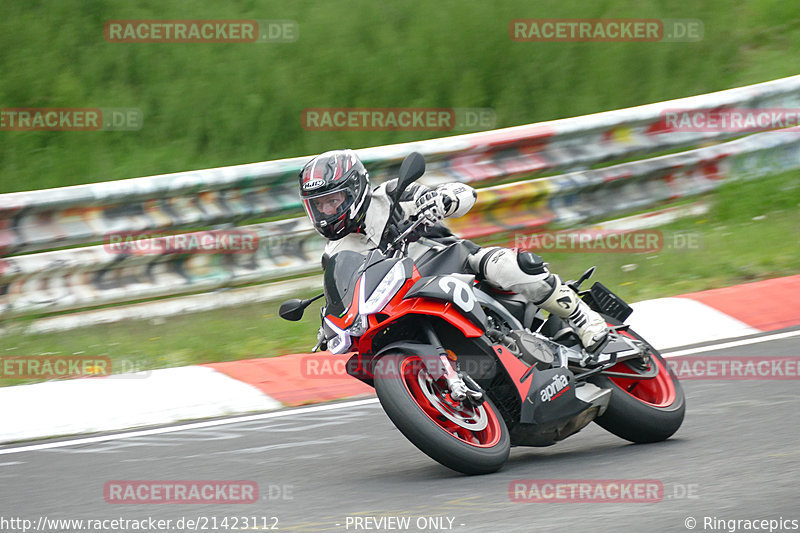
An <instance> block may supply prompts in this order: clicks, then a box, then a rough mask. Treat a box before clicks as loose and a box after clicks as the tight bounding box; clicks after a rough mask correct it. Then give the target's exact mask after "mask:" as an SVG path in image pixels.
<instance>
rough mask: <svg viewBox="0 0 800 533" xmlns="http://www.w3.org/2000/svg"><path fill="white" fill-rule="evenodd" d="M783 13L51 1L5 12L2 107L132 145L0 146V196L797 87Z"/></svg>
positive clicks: (792, 22) (3, 138)
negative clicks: (667, 30)
mask: <svg viewBox="0 0 800 533" xmlns="http://www.w3.org/2000/svg"><path fill="white" fill-rule="evenodd" d="M532 17H541V18H544V17H547V18H559V17H564V18H569V17H580V18H590V17H608V18H624V17H641V18H695V19H700V20H702V21H703V23H704V27H705V38H704V39H703V40H702V41H700V42H696V43H636V42H627V43H625V42H623V43H518V42H512V41H511V39H510V38H509V36H508V24H509V22H510V21H511V20H513V19H517V18H532ZM242 18H255V19H292V20H296V21H297V22H298V24H299V27H300V37H299V40H298V41H297V42H295V43H286V44H166V43H155V44H135V43H109V42H106V41H105V40H104V37H103V24H104V22H105V21H107V20H111V19H242ZM798 55H800V24H799V23H798V22H797V17H796V6H795V4H794V3H793V2H785V1H780V0H750V1H745V2H737V3H731V2H729V1H727V0H708V1H706V2H694V3H687V2H676V1H674V0H659V1H656V0H645V1H637V2H632V1H626V0H601V1H599V2H585V1H579V0H558V1H556V0H545V1H540V2H536V4H535V5H533V4H531V2H529V1H526V0H504V1H499V2H485V1H477V0H467V1H463V0H443V1H441V2H411V1H410V0H393V1H389V2H375V1H372V0H348V1H346V2H345V1H343V0H333V1H330V2H309V1H297V2H277V1H276V0H269V1H267V0H231V1H229V2H226V3H224V4H219V3H208V2H201V1H199V0H186V1H184V2H180V3H165V2H160V1H156V0H143V1H141V2H125V1H122V0H49V1H36V0H30V1H25V2H4V3H3V5H2V7H0V72H2V76H0V106H1V107H135V108H139V109H141V110H142V112H143V115H144V125H143V127H142V129H141V130H139V131H132V132H13V131H0V192H11V191H19V190H28V189H37V188H45V187H56V186H64V185H73V184H78V183H88V182H96V181H104V180H111V179H122V178H128V177H135V176H145V175H152V174H159V173H165V172H177V171H183V170H190V169H199V168H210V167H218V166H223V165H232V164H241V163H248V162H254V161H264V160H270V159H277V158H282V157H290V156H298V155H307V154H313V153H318V152H321V151H323V150H328V149H331V148H334V147H353V148H359V147H365V146H376V145H383V144H389V143H396V142H404V141H410V140H415V139H421V138H433V137H440V136H442V135H443V133H442V132H423V133H419V132H396V131H395V132H307V131H305V130H304V129H303V128H302V127H301V124H300V113H301V112H302V110H303V109H304V108H307V107H349V106H353V107H406V106H408V107H491V108H493V109H494V110H495V111H496V115H497V119H498V124H497V125H498V127H504V126H513V125H518V124H525V123H530V122H537V121H543V120H549V119H555V118H563V117H570V116H578V115H583V114H587V113H594V112H598V111H605V110H611V109H618V108H622V107H627V106H634V105H640V104H645V103H649V102H657V101H662V100H667V99H671V98H679V97H683V96H689V95H694V94H700V93H706V92H710V91H715V90H721V89H726V88H730V87H736V86H741V85H745V84H750V83H756V82H760V81H766V80H770V79H774V78H778V77H783V76H789V75H793V74H796V73H797V61H796V58H797V57H798Z"/></svg>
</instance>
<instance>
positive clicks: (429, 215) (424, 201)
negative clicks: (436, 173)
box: [415, 190, 452, 226]
mask: <svg viewBox="0 0 800 533" xmlns="http://www.w3.org/2000/svg"><path fill="white" fill-rule="evenodd" d="M451 202H452V200H451V199H450V198H448V197H446V196H444V195H442V194H441V193H440V192H439V191H435V190H434V191H429V192H426V193H425V194H423V195H422V196H420V197H419V198H417V201H416V202H415V205H416V209H417V211H416V215H417V216H418V217H419V216H422V217H425V222H424V224H425V225H426V226H433V225H434V224H436V223H437V222H441V221H442V219H443V218H444V217H445V216H447V208H448V207H449V205H448V204H450V203H451Z"/></svg>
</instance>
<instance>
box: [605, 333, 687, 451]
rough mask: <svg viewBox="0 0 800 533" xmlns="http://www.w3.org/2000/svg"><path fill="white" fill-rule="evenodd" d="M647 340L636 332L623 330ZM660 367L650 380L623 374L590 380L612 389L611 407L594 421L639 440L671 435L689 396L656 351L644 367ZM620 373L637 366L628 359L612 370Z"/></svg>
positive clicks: (654, 439) (606, 428)
mask: <svg viewBox="0 0 800 533" xmlns="http://www.w3.org/2000/svg"><path fill="white" fill-rule="evenodd" d="M621 333H622V334H627V335H628V336H630V337H632V338H635V339H638V340H644V339H642V337H640V336H639V335H637V334H636V333H635V332H634V331H632V330H628V331H627V332H621ZM653 367H655V368H657V369H658V374H657V375H656V376H655V377H654V378H652V379H647V380H641V379H629V378H626V377H620V376H605V375H602V374H600V375H598V376H596V377H593V378H589V381H591V382H592V383H594V384H595V385H597V386H598V387H601V388H605V389H611V390H612V392H611V400H610V402H609V404H608V408H607V409H606V411H605V413H603V415H602V416H600V417H598V418H597V419H595V422H596V423H597V424H598V425H599V426H600V427H602V428H603V429H605V430H607V431H609V432H611V433H613V434H614V435H616V436H618V437H620V438H623V439H626V440H629V441H631V442H636V443H649V442H660V441H663V440H666V439H668V438H670V437H671V436H672V435H674V434H675V432H676V431H678V428H680V427H681V424H682V423H683V417H684V414H685V412H686V397H685V395H684V392H683V387H681V384H680V381H678V377H677V376H676V375H675V372H674V371H673V370H672V369H671V368H670V367H669V365H668V364H667V363H666V361H665V360H664V358H663V357H662V356H661V354H660V353H658V351H657V350H655V349H652V350H651V353H650V366H649V367H647V368H644V369H642V370H645V371H651V370H652V369H653ZM609 370H610V371H613V372H618V373H629V374H631V375H636V373H637V372H636V369H634V368H632V367H631V366H630V364H628V363H627V362H622V363H618V364H616V365H614V366H613V367H611V368H610V369H609Z"/></svg>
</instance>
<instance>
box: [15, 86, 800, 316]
mask: <svg viewBox="0 0 800 533" xmlns="http://www.w3.org/2000/svg"><path fill="white" fill-rule="evenodd" d="M734 105H735V106H749V107H800V76H795V77H792V78H785V79H782V80H775V81H773V82H768V83H764V84H759V85H753V86H749V87H743V88H739V89H731V90H729V91H722V92H719V93H712V94H708V95H702V96H696V97H691V98H685V99H680V100H673V101H670V102H662V103H658V104H650V105H646V106H640V107H637V108H632V109H623V110H618V111H610V112H607V113H599V114H596V115H589V116H585V117H576V118H570V119H563V120H558V121H553V122H547V123H541V124H531V125H526V126H519V127H515V128H507V129H504V130H496V131H490V132H483V133H476V134H469V135H462V136H457V137H448V138H443V139H433V140H429V141H419V142H415V143H406V144H401V145H391V146H383V147H375V148H368V149H363V150H359V155H360V156H361V157H362V158H363V159H364V160H365V162H366V163H367V164H368V166H369V167H370V169H371V171H372V174H373V175H374V176H375V177H376V181H380V180H382V179H385V178H386V177H387V176H388V175H390V174H391V173H392V172H393V171H394V169H395V167H396V166H397V164H398V163H399V161H400V160H401V159H402V158H403V157H404V156H405V155H406V154H407V153H408V152H410V151H412V150H417V151H420V152H422V153H423V154H425V155H426V158H427V159H428V162H429V164H428V172H427V173H426V177H425V179H426V180H427V183H428V184H435V183H437V182H441V181H453V180H460V181H464V182H470V183H473V184H475V183H477V184H481V185H491V184H492V183H496V181H497V180H510V179H516V180H517V181H515V182H512V183H508V184H505V185H493V186H486V187H484V188H482V189H481V190H480V193H479V196H478V202H477V204H476V206H475V207H474V208H473V210H472V211H471V212H470V213H468V214H467V215H466V216H465V217H462V218H461V219H455V220H451V221H449V225H450V227H451V228H452V229H453V230H454V231H456V232H457V233H459V234H461V235H463V236H465V237H468V238H480V237H487V236H491V235H494V234H497V233H503V232H511V231H532V230H535V229H537V228H542V227H545V226H559V227H561V226H568V225H571V224H577V223H582V222H585V221H589V220H597V219H599V218H602V217H610V216H612V215H615V214H618V213H624V212H630V211H632V210H641V209H643V208H648V207H650V206H657V205H659V204H662V203H663V202H665V201H668V200H672V199H675V198H681V197H690V196H694V195H698V194H702V193H704V192H707V191H710V190H713V189H714V188H715V187H717V186H718V184H719V183H720V181H721V180H723V179H727V178H730V177H738V176H747V177H750V176H759V175H765V174H769V173H774V172H777V171H781V170H786V169H790V168H798V167H800V149H798V148H800V133H797V132H767V133H756V134H753V135H749V136H747V137H744V138H741V139H738V140H735V141H729V142H724V143H721V144H717V145H713V146H707V147H703V148H699V149H694V150H689V151H686V152H681V153H676V154H671V155H666V156H661V157H654V158H650V159H644V160H639V161H634V162H630V163H623V164H618V165H614V166H609V167H606V168H601V169H588V170H586V169H585V167H587V166H588V165H591V164H595V163H599V162H603V161H609V160H613V159H618V158H622V157H628V156H631V155H633V154H639V153H652V152H654V151H662V150H665V149H668V148H675V147H678V146H691V145H694V144H697V143H698V142H701V141H707V140H719V139H724V138H726V137H729V136H730V134H724V133H721V132H720V133H700V132H680V133H676V132H672V131H668V130H664V125H663V123H662V116H661V115H662V113H663V112H664V111H665V110H668V109H716V108H720V107H724V106H734ZM306 160H307V158H293V159H286V160H279V161H269V162H264V163H256V164H252V165H240V166H235V167H225V168H219V169H209V170H201V171H195V172H182V173H177V174H168V175H163V176H151V177H145V178H134V179H129V180H121V181H115V182H105V183H97V184H89V185H80V186H75V187H64V188H59V189H49V190H43V191H27V192H21V193H11V194H3V195H0V252H2V253H3V254H5V257H3V258H0V318H8V317H12V316H20V315H27V314H33V313H44V312H55V311H63V310H71V309H84V308H88V307H93V306H98V305H107V304H113V303H120V302H130V301H134V300H140V299H147V298H155V297H163V296H170V295H177V294H191V293H197V292H200V291H205V290H209V289H214V288H219V287H229V286H237V285H243V284H248V283H256V282H265V281H270V280H275V279H279V278H282V277H286V276H290V275H296V274H301V273H307V272H313V271H316V270H318V265H319V262H318V261H319V256H320V253H321V249H322V246H323V244H324V243H323V242H322V240H321V239H320V238H319V237H318V236H317V234H316V233H315V232H314V231H313V229H312V228H311V227H310V224H309V223H308V222H307V221H306V220H305V218H294V219H288V220H281V221H277V222H269V223H263V224H251V225H244V226H239V228H240V229H242V230H247V231H252V232H254V233H255V234H256V235H258V247H257V249H256V250H254V251H253V252H252V253H241V254H194V255H187V254H178V253H163V254H155V255H136V254H120V253H113V252H111V251H109V249H108V247H105V246H103V245H91V246H83V247H79V248H71V249H56V250H53V249H54V248H60V247H64V246H71V245H76V244H85V243H97V242H99V241H102V240H103V239H104V237H105V236H106V235H108V234H111V233H127V232H136V231H142V232H143V231H166V230H170V231H175V230H181V229H183V230H184V231H185V229H186V228H198V227H205V226H211V225H215V224H225V225H235V224H240V223H243V222H246V221H248V220H254V219H258V218H261V217H265V216H273V215H279V214H286V213H289V212H293V211H295V210H297V209H299V207H300V204H299V200H298V197H297V194H296V188H295V187H296V186H295V177H296V173H297V171H298V170H299V168H300V167H301V166H302V164H304V163H305V161H306ZM576 168H578V169H584V170H577V171H573V172H567V173H564V174H560V175H555V176H548V177H539V178H535V177H536V176H541V175H542V174H544V173H546V172H548V173H549V172H553V171H558V170H565V169H570V170H574V169H576ZM532 178H533V179H532ZM45 249H50V250H51V251H45V252H39V253H25V252H35V251H39V250H45ZM14 253H16V254H20V253H22V254H23V255H13V256H11V255H9V254H14Z"/></svg>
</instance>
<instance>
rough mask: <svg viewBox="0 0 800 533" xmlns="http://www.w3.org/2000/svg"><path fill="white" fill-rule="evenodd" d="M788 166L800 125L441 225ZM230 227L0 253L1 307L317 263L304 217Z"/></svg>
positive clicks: (61, 303)
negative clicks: (145, 242)
mask: <svg viewBox="0 0 800 533" xmlns="http://www.w3.org/2000/svg"><path fill="white" fill-rule="evenodd" d="M753 161H755V162H758V164H757V165H756V164H753ZM792 168H800V132H796V131H792V132H766V133H759V134H756V135H752V136H749V137H745V138H742V139H739V140H735V141H730V142H727V143H722V144H719V145H715V146H710V147H705V148H700V149H696V150H691V151H687V152H682V153H678V154H671V155H667V156H662V157H656V158H651V159H646V160H643V161H635V162H631V163H623V164H619V165H614V166H611V167H607V168H603V169H597V170H587V171H581V172H573V173H569V174H563V175H558V176H551V177H545V178H538V179H532V180H527V181H522V182H516V183H511V184H507V185H498V186H494V187H488V188H485V189H481V191H480V194H479V195H478V202H477V203H476V205H475V207H474V208H473V209H472V210H471V211H470V213H468V214H467V215H465V216H464V217H461V218H458V219H452V220H450V221H448V225H449V226H450V227H451V228H452V229H453V230H454V231H455V232H456V233H458V234H460V235H462V236H464V237H467V238H481V237H487V236H491V235H496V234H499V233H504V232H510V231H523V230H528V231H531V230H535V229H541V228H544V227H554V226H559V227H560V226H569V225H572V224H576V223H580V222H585V221H587V220H597V219H600V218H603V217H608V216H610V215H613V214H615V213H623V212H630V211H632V210H638V209H643V208H647V207H651V206H656V205H659V204H661V203H663V202H665V201H667V200H672V199H676V198H686V197H692V196H696V195H699V194H703V193H705V192H708V191H711V190H713V189H714V188H716V187H717V186H719V184H720V182H721V181H722V180H724V179H728V178H731V177H745V178H752V177H759V176H763V175H765V174H768V173H772V172H777V171H782V170H787V169H792ZM238 229H240V230H244V231H250V232H253V233H254V234H256V235H257V236H258V247H257V249H256V250H255V251H254V252H253V253H241V254H196V255H186V254H179V253H163V254H157V255H120V254H115V253H111V252H109V250H108V249H107V247H105V246H102V245H101V246H89V247H83V248H76V249H69V250H57V251H52V252H43V253H37V254H29V255H22V256H16V257H9V258H6V259H2V260H0V265H2V270H0V286H2V287H5V293H4V294H2V295H0V317H8V316H18V315H25V314H30V313H36V312H45V311H47V312H51V311H62V310H67V309H79V308H85V307H90V306H96V305H101V304H110V303H118V302H125V301H131V300H137V299H144V298H150V297H156V296H165V295H173V294H187V293H194V292H198V291H201V290H209V289H214V288H219V287H228V286H236V285H242V284H246V283H254V282H264V281H270V280H274V279H278V278H281V277H285V276H288V275H295V274H303V273H310V272H314V271H317V270H318V269H319V258H320V255H321V252H322V247H323V245H324V243H323V241H322V239H321V238H320V237H319V236H318V235H317V233H316V232H315V231H314V230H313V228H311V225H310V223H309V222H308V220H307V219H306V218H305V217H301V218H294V219H288V220H283V221H278V222H269V223H264V224H254V225H249V226H243V227H241V228H238Z"/></svg>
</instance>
